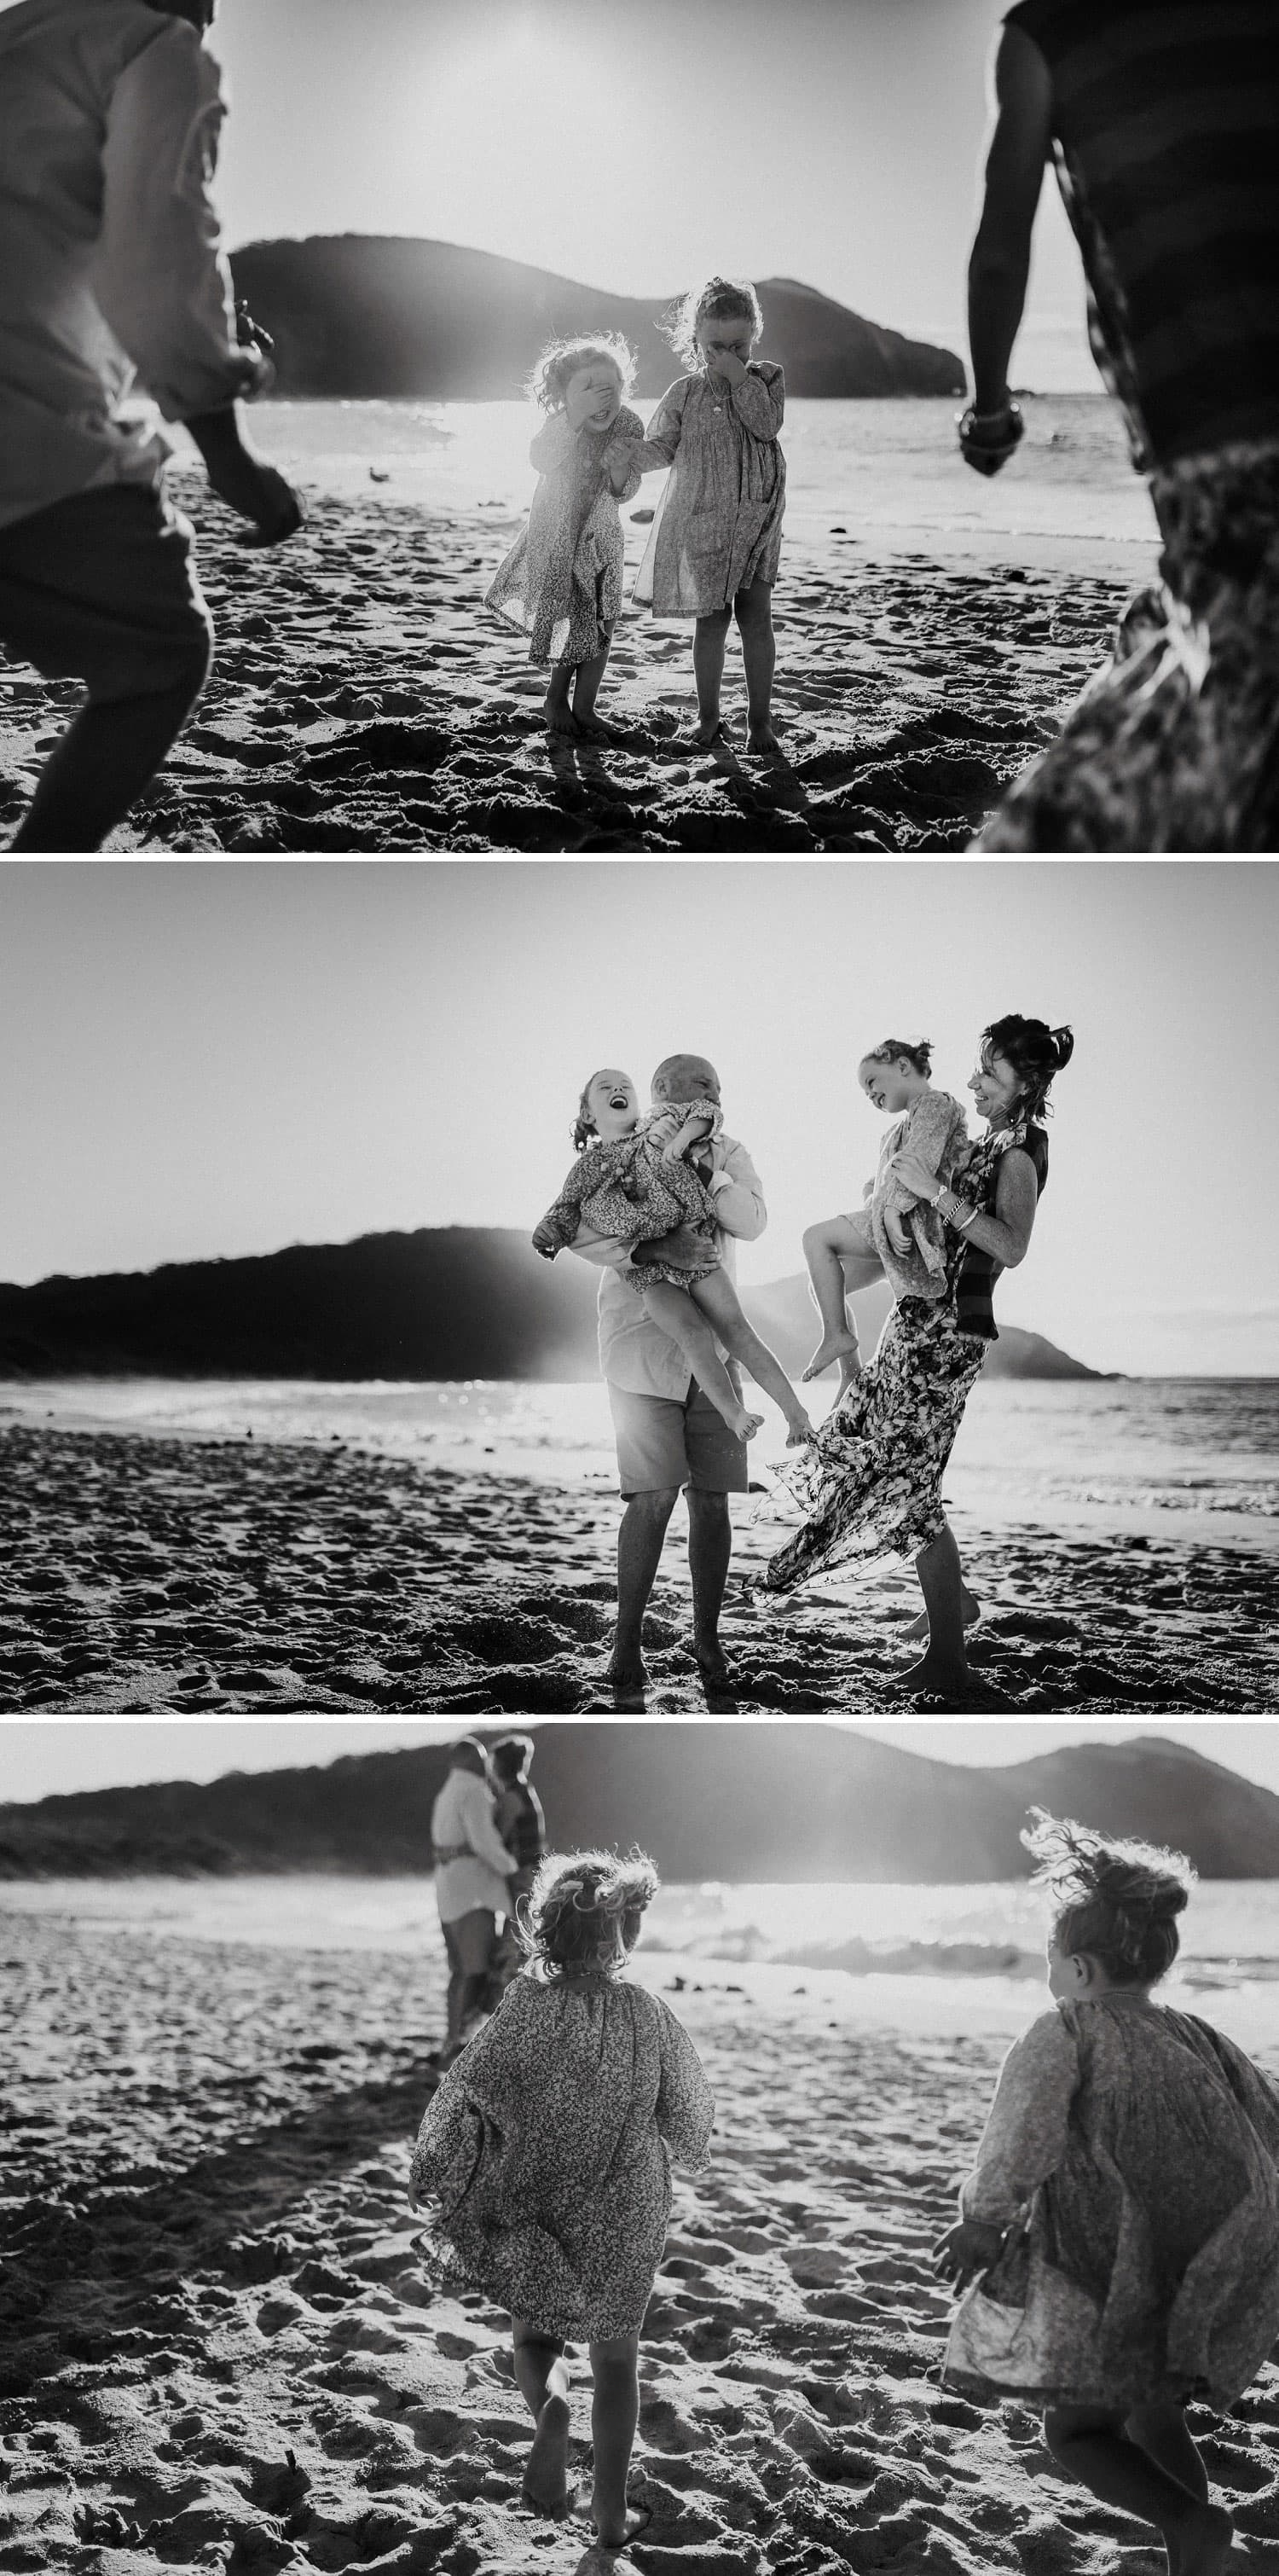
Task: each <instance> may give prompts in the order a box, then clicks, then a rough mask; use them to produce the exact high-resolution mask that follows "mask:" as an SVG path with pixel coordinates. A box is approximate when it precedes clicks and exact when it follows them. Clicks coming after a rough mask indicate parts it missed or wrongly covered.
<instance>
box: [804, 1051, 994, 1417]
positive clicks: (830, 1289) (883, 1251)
mask: <svg viewBox="0 0 1279 2576" xmlns="http://www.w3.org/2000/svg"><path fill="white" fill-rule="evenodd" d="M931 1075H932V1052H931V1049H930V1047H929V1044H928V1041H927V1039H926V1038H921V1039H906V1038H885V1039H884V1041H883V1043H882V1045H880V1046H877V1047H872V1048H871V1050H870V1052H869V1054H867V1055H864V1056H863V1057H862V1060H861V1063H860V1064H859V1066H858V1068H857V1079H858V1081H859V1082H860V1084H861V1087H862V1089H863V1091H864V1092H865V1094H866V1097H867V1099H868V1100H869V1101H870V1102H871V1103H872V1105H873V1106H874V1107H875V1108H876V1109H878V1110H880V1111H882V1113H883V1115H884V1116H885V1117H886V1118H891V1119H892V1121H893V1124H892V1126H891V1127H890V1128H889V1130H888V1133H887V1135H886V1136H885V1138H884V1141H883V1144H882V1145H881V1147H880V1151H879V1161H878V1164H877V1166H876V1170H875V1177H874V1179H873V1180H871V1181H867V1183H866V1187H865V1189H864V1191H863V1193H862V1199H863V1204H862V1206H861V1207H860V1208H859V1209H858V1210H857V1211H856V1213H855V1214H849V1215H843V1216H834V1217H825V1218H823V1220H822V1221H821V1223H820V1224H818V1225H814V1226H810V1227H809V1228H808V1231H807V1232H806V1234H805V1236H804V1257H805V1259H806V1261H807V1263H808V1274H809V1278H810V1280H811V1281H812V1288H813V1296H814V1299H815V1301H816V1304H817V1308H818V1311H819V1313H820V1315H821V1318H822V1323H823V1326H824V1331H823V1335H822V1339H821V1342H820V1343H819V1345H818V1347H817V1349H816V1350H815V1351H814V1353H813V1356H812V1358H811V1360H810V1361H809V1363H808V1366H807V1368H806V1369H805V1371H804V1376H805V1378H813V1377H819V1376H820V1375H821V1372H822V1370H823V1369H828V1368H829V1367H830V1366H831V1364H832V1362H833V1361H838V1363H839V1370H840V1386H841V1392H842V1390H843V1387H844V1386H845V1385H846V1384H847V1383H848V1381H849V1379H850V1378H852V1377H855V1376H856V1375H857V1374H858V1370H859V1367H860V1354H859V1351H858V1342H857V1335H856V1333H855V1331H854V1330H853V1327H852V1324H851V1322H850V1321H849V1317H848V1310H847V1307H846V1305H845V1302H844V1301H845V1298H846V1296H847V1294H848V1292H849V1291H850V1290H851V1289H853V1288H866V1287H869V1286H870V1285H871V1283H872V1281H873V1280H875V1279H877V1278H880V1277H881V1276H882V1277H883V1278H885V1279H887V1281H888V1284H889V1287H890V1288H891V1289H892V1292H893V1295H894V1297H895V1298H899V1299H900V1298H902V1297H923V1298H927V1299H929V1300H933V1299H936V1298H938V1297H943V1296H944V1295H945V1293H946V1230H945V1227H944V1226H943V1224H942V1222H941V1219H940V1218H939V1217H938V1216H936V1215H935V1214H934V1212H933V1210H932V1208H931V1207H928V1206H926V1205H925V1204H924V1202H923V1201H922V1200H920V1199H917V1198H916V1197H915V1195H914V1192H913V1191H911V1190H908V1189H906V1188H905V1187H904V1185H903V1183H902V1182H901V1181H899V1180H898V1178H897V1176H896V1172H895V1170H894V1168H893V1167H894V1163H895V1161H896V1157H897V1156H898V1155H899V1154H901V1153H906V1152H909V1153H911V1154H914V1155H917V1156H918V1157H919V1159H920V1160H921V1161H922V1162H924V1163H926V1164H927V1166H928V1169H929V1171H930V1172H935V1173H936V1175H937V1179H938V1181H939V1183H941V1184H942V1185H944V1186H948V1185H949V1184H950V1183H951V1182H953V1181H954V1179H955V1178H956V1175H957V1174H958V1173H959V1172H960V1171H961V1170H962V1169H963V1166H964V1163H965V1161H966V1160H967V1156H968V1148H969V1137H968V1126H967V1121H966V1120H965V1117H964V1112H963V1109H962V1108H961V1106H960V1103H959V1102H958V1101H957V1100H954V1099H952V1098H951V1095H950V1093H949V1092H948V1091H934V1090H933V1088H932V1081H931Z"/></svg>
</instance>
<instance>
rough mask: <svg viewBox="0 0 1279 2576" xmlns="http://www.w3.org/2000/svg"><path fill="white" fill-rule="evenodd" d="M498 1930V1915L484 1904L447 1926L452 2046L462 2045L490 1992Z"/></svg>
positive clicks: (449, 2027) (449, 2032) (445, 1938)
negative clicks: (474, 2015) (469, 2027)
mask: <svg viewBox="0 0 1279 2576" xmlns="http://www.w3.org/2000/svg"><path fill="white" fill-rule="evenodd" d="M496 1932H497V1917H496V1915H494V1914H490V1913H488V1912H487V1911H486V1910H485V1908H484V1907H482V1906H475V1907H473V1908H472V1911H471V1912H470V1913H469V1914H458V1915H456V1916H455V1917H454V1919H453V1921H452V1922H451V1923H446V1924H445V1926H444V1946H445V1949H446V1950H447V1952H448V1959H449V1967H450V1970H451V1972H452V1973H451V1974H450V1977H449V1989H448V2044H449V2047H450V2048H454V2049H456V2048H460V2046H461V2044H462V2034H463V2032H464V2031H465V2029H466V2025H467V2021H468V2020H469V2018H470V2015H471V2014H472V2013H473V2012H478V2010H479V2008H480V2005H481V2004H482V2003H483V2001H484V1998H485V1995H486V1994H487V1992H488V1982H489V1971H490V1968H491V1966H492V1961H493V1943H494V1938H495V1935H496Z"/></svg>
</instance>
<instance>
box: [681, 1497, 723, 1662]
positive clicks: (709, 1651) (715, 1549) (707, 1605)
mask: <svg viewBox="0 0 1279 2576" xmlns="http://www.w3.org/2000/svg"><path fill="white" fill-rule="evenodd" d="M687 1501H688V1571H689V1576H690V1578H691V1581H692V1586H693V1652H694V1654H695V1655H696V1657H697V1668H698V1671H699V1672H700V1674H701V1676H702V1680H703V1682H704V1683H705V1685H706V1688H707V1689H708V1690H727V1689H728V1687H729V1683H730V1679H731V1676H730V1674H729V1669H728V1665H727V1664H726V1662H725V1660H724V1649H723V1647H722V1646H721V1644H720V1641H719V1617H720V1612H721V1610H722V1609H723V1607H724V1594H725V1592H726V1590H727V1588H728V1568H729V1563H730V1561H731V1558H732V1554H733V1516H732V1513H731V1512H730V1510H729V1507H728V1496H727V1494H712V1493H707V1492H706V1491H704V1490H703V1488H702V1487H700V1486H697V1485H690V1486H689V1488H688V1494H687Z"/></svg>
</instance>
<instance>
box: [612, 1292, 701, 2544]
mask: <svg viewBox="0 0 1279 2576" xmlns="http://www.w3.org/2000/svg"><path fill="white" fill-rule="evenodd" d="M674 1293H675V1295H676V1296H677V1297H678V1296H679V1295H680V1294H681V1293H682V1292H681V1291H680V1290H679V1289H678V1288H677V1289H676V1290H675V1292H674ZM589 2350H590V2359H591V2377H592V2379H593V2381H594V2383H595V2395H594V2399H593V2401H592V2405H591V2438H592V2441H593V2443H594V2448H595V2483H594V2487H593V2489H592V2494H591V2514H592V2519H593V2521H594V2524H595V2532H596V2537H597V2539H598V2541H599V2542H600V2545H601V2547H602V2548H604V2549H621V2548H623V2547H624V2546H625V2544H626V2542H627V2541H628V2540H632V2539H634V2537H635V2534H636V2532H638V2531H642V2530H643V2528H644V2525H645V2522H646V2521H647V2519H648V2516H647V2515H646V2514H629V2515H628V2513H627V2510H626V2475H627V2471H628V2469H629V2468H630V2465H631V2449H632V2446H633V2444H634V2441H635V2427H636V2424H637V2423H638V2421H639V2336H638V2334H624V2335H610V2336H609V2337H608V2340H607V2341H606V2342H604V2343H593V2344H591V2346H590V2347H589Z"/></svg>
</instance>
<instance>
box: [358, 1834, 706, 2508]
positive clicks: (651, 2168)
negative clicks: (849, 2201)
mask: <svg viewBox="0 0 1279 2576" xmlns="http://www.w3.org/2000/svg"><path fill="white" fill-rule="evenodd" d="M657 1884H658V1882H657V1872H656V1870H655V1869H654V1867H653V1864H652V1862H651V1861H650V1860H648V1859H646V1857H645V1855H644V1854H643V1853H642V1852H632V1853H631V1855H630V1857H629V1859H627V1860H618V1859H616V1858H615V1857H614V1856H613V1855H612V1854H611V1853H609V1852H601V1851H584V1852H576V1853H574V1854H573V1856H572V1858H571V1859H568V1860H564V1859H559V1858H554V1857H550V1858H548V1859H547V1860H546V1861H544V1863H543V1865H542V1868H541V1870H540V1871H539V1873H538V1876H537V1879H536V1882H535V1884H534V1887H533V1892H532V1895H531V1896H530V1897H529V1898H527V1899H526V1901H525V1908H524V1920H523V1932H524V1944H525V1948H526V1951H527V1954H528V1957H527V1964H526V1966H525V1968H524V1971H523V1973H522V1974H521V1975H520V1976H518V1977H517V1978H516V1979H515V1982H514V1984H513V1985H511V1986H508V1988H507V1990H506V1993H505V1995H504V1996H503V1998H502V2001H501V2003H500V2005H499V2007H498V2009H497V2011H496V2013H495V2014H494V2015H493V2018H492V2020H491V2021H490V2022H488V2023H487V2024H486V2026H485V2028H484V2029H483V2030H482V2031H480V2032H479V2034H478V2035H477V2037H476V2038H474V2039H473V2040H471V2041H470V2042H469V2043H468V2045H467V2047H466V2048H465V2049H464V2050H463V2052H462V2055H461V2056H460V2057H459V2058H458V2059H457V2061H456V2063H455V2064H454V2065H453V2066H452V2067H450V2069H449V2072H448V2074H447V2075H446V2076H445V2078H444V2081H443V2083H442V2084H441V2085H440V2088H439V2091H438V2092H437V2093H436V2095H435V2097H434V2099H433V2101H432V2102H431V2104H430V2106H429V2108H428V2110H427V2113H426V2117H425V2119H424V2120H423V2122H422V2126H421V2129H420V2131H419V2133H418V2140H417V2145H416V2148H415V2149H414V2154H413V2167H412V2174H411V2178H410V2185H409V2197H410V2200H411V2201H412V2203H413V2206H414V2207H415V2208H416V2207H417V2205H418V2203H419V2201H420V2200H430V2201H432V2202H434V2203H435V2204H436V2205H437V2207H438V2210H439V2218H438V2221H437V2225H438V2229H439V2233H440V2234H441V2235H442V2237H443V2238H444V2240H445V2242H446V2245H447V2247H448V2248H449V2249H450V2250H449V2253H448V2255H447V2257H446V2270H447V2271H450V2272H452V2273H453V2274H454V2275H455V2276H460V2277H461V2279H462V2280H464V2281H466V2282H468V2283H469V2284H470V2285H471V2286H473V2287H477V2288H479V2289H481V2290H482V2291H484V2293H485V2294H486V2296H487V2297H489V2298H490V2299H492V2300H493V2301H494V2302H495V2303H496V2305H497V2306H499V2307H502V2308H505V2309H507V2310H508V2311H509V2313H510V2319H511V2341H512V2345H513V2347H514V2355H515V2380H516V2385H517V2387H518V2388H519V2390H520V2393H521V2395H522V2396H523V2398H524V2400H525V2402H526V2404H527V2406H528V2409H529V2412H530V2414H531V2415H532V2416H533V2419H534V2423H535V2426H536V2431H535V2433H534V2436H533V2447H532V2450H531V2452H530V2454H529V2460H528V2466H527V2468H526V2470H525V2474H524V2495H525V2499H526V2501H527V2502H528V2503H529V2504H531V2505H532V2506H533V2508H534V2510H535V2511H537V2512H539V2513H543V2514H546V2515H549V2516H551V2517H554V2518H558V2517H560V2516H562V2515H564V2514H566V2513H567V2512H569V2510H570V2509H571V2505H572V2502H573V2499H572V2497H571V2496H570V2493H569V2487H568V2433H569V2408H568V2390H569V2374H568V2366H567V2363H566V2361H565V2357H564V2346H565V2341H566V2339H567V2338H568V2337H570V2336H571V2337H572V2338H573V2340H574V2341H575V2342H583V2343H585V2344H587V2346H588V2347H589V2352H590V2364H591V2377H592V2380H593V2382H594V2403H593V2406H592V2411H591V2431H592V2435H593V2438H594V2448H595V2477H594V2491H593V2495H592V2507H591V2509H592V2514H593V2518H594V2523H595V2531H596V2536H597V2538H598V2541H599V2543H600V2545H601V2547H602V2548H604V2549H609V2550H615V2549H621V2548H623V2547H624V2546H625V2544H626V2542H627V2541H628V2540H631V2539H633V2538H634V2537H635V2535H636V2533H637V2532H638V2531H640V2530H642V2529H643V2526H644V2523H645V2522H646V2521H647V2520H648V2516H647V2515H646V2514H642V2513H632V2514H629V2515H628V2513H627V2510H626V2475H627V2470H628V2468H629V2465H630V2456H631V2444H632V2442H633V2440H634V2438H635V2423H636V2416H637V2413H638V2407H639V2387H638V2360H639V2334H640V2328H641V2326H642V2324H643V2322H644V2311H645V2309H646V2308H647V2306H648V2302H649V2299H650V2297H651V2296H652V2290H653V2281H654V2277H655V2275H656V2272H657V2267H658V2264H659V2263H660V2261H661V2259H662V2248H663V2246H664V2244H665V2242H666V2224H667V2220H668V2218H669V2216H670V2207H671V2165H672V2163H675V2164H679V2165H684V2166H688V2167H690V2168H693V2169H696V2168H697V2167H699V2166H701V2165H703V2164H704V2163H705V2161H706V2149H707V2144H708V2141H709V2139H710V2134H711V2127H712V2123H713V2120H714V2115H715V2106H714V2103H713V2101H712V2099H711V2092H710V2087H709V2085H708V2084H707V2081H706V2077H705V2075H704V2073H703V2071H702V2067H701V2064H700V2061H699V2059H698V2057H697V2055H696V2052H695V2050H694V2048H693V2045H692V2042H691V2040H690V2039H689V2038H688V2037H687V2035H686V2033H685V2032H684V2030H683V2029H682V2028H681V2026H680V2024H679V2023H678V2022H677V2021H676V2019H675V2016H674V2014H673V2013H672V2012H671V2011H670V2009H669V2007H668V2006H667V2005H666V2004H664V2003H663V2002H662V2000H661V1998H660V1996H657V1995H653V1994H649V1993H648V1992H647V1990H646V1989H645V1988H644V1987H643V1986H636V1985H631V1984H630V1983H629V1982H628V1981H627V1980H626V1978H625V1975H624V1971H625V1969H626V1966H627V1963H628V1961H629V1959H630V1955H631V1952H632V1950H633V1949H634V1947H635V1944H636V1941H637V1940H638V1938H639V1931H640V1925H641V1922H642V1920H643V1916H644V1912H645V1909H646V1908H647V1907H648V1906H649V1905H651V1903H652V1901H653V1898H654V1896H655V1895H656V1893H657Z"/></svg>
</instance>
